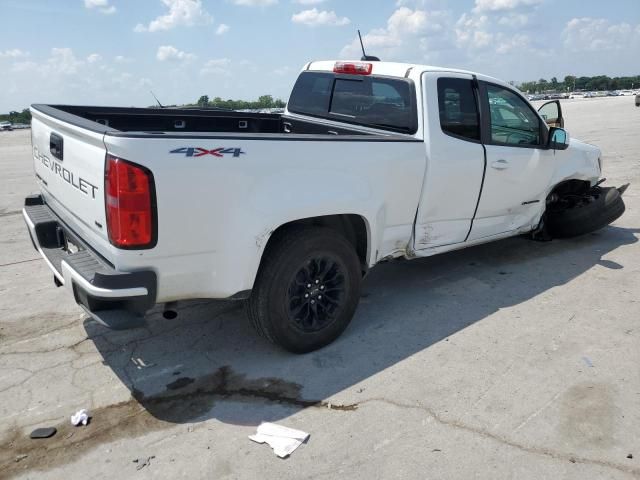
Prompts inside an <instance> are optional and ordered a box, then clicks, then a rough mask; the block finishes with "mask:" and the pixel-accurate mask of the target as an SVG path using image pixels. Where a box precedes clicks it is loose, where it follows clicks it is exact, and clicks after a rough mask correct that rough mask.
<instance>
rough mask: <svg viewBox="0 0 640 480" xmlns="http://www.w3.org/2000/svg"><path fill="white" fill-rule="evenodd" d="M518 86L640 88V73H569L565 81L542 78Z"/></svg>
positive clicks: (529, 88) (542, 89)
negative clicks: (588, 75) (611, 75)
mask: <svg viewBox="0 0 640 480" xmlns="http://www.w3.org/2000/svg"><path fill="white" fill-rule="evenodd" d="M518 88H519V89H520V90H522V91H523V92H528V93H544V92H551V91H555V92H566V91H567V90H570V91H576V90H584V91H597V90H633V89H634V88H640V75H636V76H635V77H614V78H611V77H608V76H606V75H598V76H595V77H576V76H573V75H567V76H566V77H564V80H563V81H559V80H558V79H557V78H556V77H552V78H551V80H546V79H544V78H541V79H540V80H538V81H532V82H522V83H521V84H520V85H518Z"/></svg>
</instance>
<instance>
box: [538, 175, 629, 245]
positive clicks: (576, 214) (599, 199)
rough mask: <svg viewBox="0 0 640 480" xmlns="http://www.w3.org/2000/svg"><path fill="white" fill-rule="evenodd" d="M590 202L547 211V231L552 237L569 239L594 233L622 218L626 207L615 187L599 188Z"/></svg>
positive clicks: (581, 202)
mask: <svg viewBox="0 0 640 480" xmlns="http://www.w3.org/2000/svg"><path fill="white" fill-rule="evenodd" d="M596 192H597V193H596V194H594V195H593V196H591V197H590V200H588V201H584V202H583V201H580V202H577V203H576V204H575V205H574V206H572V207H571V208H566V209H562V210H558V211H553V209H551V210H550V211H547V224H546V226H547V229H548V232H549V233H550V234H551V236H552V237H555V238H569V237H576V236H578V235H584V234H586V233H590V232H594V231H596V230H599V229H601V228H603V227H606V226H607V225H609V224H610V223H611V222H613V221H615V220H616V219H618V218H620V216H621V215H622V214H623V213H624V210H625V205H624V201H623V200H622V195H620V192H618V190H617V189H616V188H614V187H608V188H598V189H597V190H596Z"/></svg>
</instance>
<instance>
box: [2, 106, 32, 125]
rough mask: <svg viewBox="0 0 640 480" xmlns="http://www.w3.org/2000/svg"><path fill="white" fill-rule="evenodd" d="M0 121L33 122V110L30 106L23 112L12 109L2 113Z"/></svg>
mask: <svg viewBox="0 0 640 480" xmlns="http://www.w3.org/2000/svg"><path fill="white" fill-rule="evenodd" d="M0 122H11V123H31V112H30V111H29V109H28V108H25V109H24V110H22V111H21V112H16V111H11V112H9V113H5V114H0Z"/></svg>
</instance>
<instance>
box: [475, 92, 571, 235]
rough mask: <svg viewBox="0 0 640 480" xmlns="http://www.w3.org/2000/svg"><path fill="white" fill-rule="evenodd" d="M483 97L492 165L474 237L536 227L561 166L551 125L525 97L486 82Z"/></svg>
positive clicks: (485, 138) (487, 140)
mask: <svg viewBox="0 0 640 480" xmlns="http://www.w3.org/2000/svg"><path fill="white" fill-rule="evenodd" d="M480 99H481V104H480V105H481V110H482V111H483V112H484V114H483V124H482V125H483V129H482V130H483V142H484V145H485V148H486V152H487V168H486V173H485V179H484V185H483V187H482V195H481V198H480V202H479V203H478V210H477V212H476V217H475V219H474V221H473V228H472V230H471V234H470V235H469V238H468V240H469V241H472V240H477V239H480V238H485V237H490V236H492V235H498V234H501V233H505V232H515V231H518V230H527V229H528V228H529V227H532V226H535V224H537V222H538V221H539V217H540V214H541V212H542V211H543V209H544V206H545V205H544V204H545V200H546V192H547V188H548V186H549V183H550V182H551V179H552V176H553V173H554V171H555V169H556V166H557V164H558V160H557V159H556V158H555V152H554V150H549V149H547V148H546V137H547V134H548V131H547V127H546V125H545V124H544V122H543V121H542V119H541V118H540V117H539V116H538V115H537V114H536V112H535V111H534V110H533V108H532V107H531V105H530V104H529V103H528V102H527V101H525V100H524V99H523V98H522V96H521V95H519V94H518V93H517V92H515V91H514V90H511V89H509V88H506V87H504V86H501V85H496V84H492V83H486V82H480ZM558 153H559V154H562V152H558Z"/></svg>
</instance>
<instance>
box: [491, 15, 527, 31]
mask: <svg viewBox="0 0 640 480" xmlns="http://www.w3.org/2000/svg"><path fill="white" fill-rule="evenodd" d="M498 23H499V24H500V25H502V26H505V27H510V28H522V27H524V26H525V25H527V24H528V23H529V17H528V16H527V15H525V14H524V13H508V14H507V15H504V16H502V17H500V18H499V19H498Z"/></svg>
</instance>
